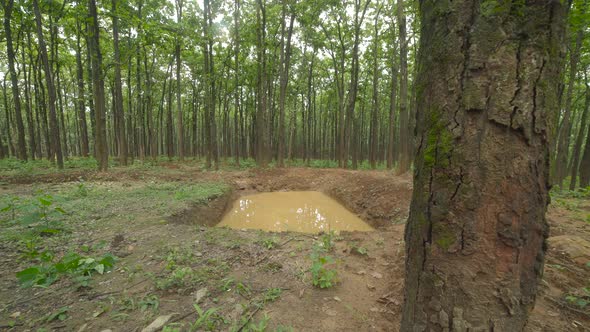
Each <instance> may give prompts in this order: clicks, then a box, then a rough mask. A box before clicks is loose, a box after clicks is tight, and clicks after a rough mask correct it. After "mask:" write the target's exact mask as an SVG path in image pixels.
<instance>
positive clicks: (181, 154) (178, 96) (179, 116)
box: [174, 0, 184, 160]
mask: <svg viewBox="0 0 590 332" xmlns="http://www.w3.org/2000/svg"><path fill="white" fill-rule="evenodd" d="M182 3H183V0H175V4H176V21H177V23H178V29H179V31H177V36H176V45H175V46H174V56H175V58H176V124H177V126H178V158H179V159H180V160H184V130H183V124H182V101H181V96H182V90H181V87H180V83H181V77H180V67H181V65H182V63H181V60H180V48H181V42H182Z"/></svg>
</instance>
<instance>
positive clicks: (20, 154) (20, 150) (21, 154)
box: [2, 0, 28, 161]
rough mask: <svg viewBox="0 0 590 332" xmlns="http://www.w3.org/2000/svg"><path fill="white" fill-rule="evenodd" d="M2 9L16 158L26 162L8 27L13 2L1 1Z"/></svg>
mask: <svg viewBox="0 0 590 332" xmlns="http://www.w3.org/2000/svg"><path fill="white" fill-rule="evenodd" d="M2 7H3V8H4V35H5V36H6V56H7V58H8V71H9V72H10V84H11V90H12V99H13V104H14V115H15V118H16V136H17V149H16V152H17V153H16V156H17V158H18V159H20V160H25V161H26V160H27V159H28V158H27V145H26V143H25V125H24V123H23V116H22V112H21V102H20V95H19V88H18V77H17V75H16V70H15V65H14V62H15V60H16V54H15V53H14V48H13V45H12V29H11V26H10V19H11V17H12V9H13V7H14V0H2Z"/></svg>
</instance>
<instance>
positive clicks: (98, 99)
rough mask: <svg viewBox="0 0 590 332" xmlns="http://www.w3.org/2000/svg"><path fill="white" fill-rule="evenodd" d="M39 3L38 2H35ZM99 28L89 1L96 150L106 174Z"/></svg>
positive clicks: (105, 135)
mask: <svg viewBox="0 0 590 332" xmlns="http://www.w3.org/2000/svg"><path fill="white" fill-rule="evenodd" d="M35 1H37V0H35ZM99 31H100V29H99V26H98V17H97V12H96V0H88V41H89V44H90V58H91V60H92V90H93V96H94V105H95V107H96V109H95V112H94V114H95V115H94V116H95V120H94V121H95V123H96V131H95V137H94V150H95V154H96V160H97V161H98V170H99V171H101V172H104V171H106V170H107V168H108V166H109V154H108V146H107V128H106V126H107V124H106V109H105V94H104V78H103V74H102V54H101V52H100V44H99Z"/></svg>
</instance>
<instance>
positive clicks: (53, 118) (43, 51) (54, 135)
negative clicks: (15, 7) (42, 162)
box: [33, 0, 64, 169]
mask: <svg viewBox="0 0 590 332" xmlns="http://www.w3.org/2000/svg"><path fill="white" fill-rule="evenodd" d="M33 10H34V12H35V23H36V26H37V39H38V43H39V52H40V56H41V62H42V63H43V68H44V70H45V82H46V84H47V92H48V93H49V130H50V132H51V133H50V140H51V150H52V154H51V159H53V156H54V155H55V157H56V158H57V168H59V169H63V168H64V161H63V155H62V153H61V144H60V141H59V128H58V125H57V113H56V110H55V102H56V98H55V86H54V85H53V78H52V73H51V67H50V66H49V59H48V57H47V47H46V46H45V37H44V36H43V25H42V23H41V11H40V10H39V2H38V1H37V0H33Z"/></svg>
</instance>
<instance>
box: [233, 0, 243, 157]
mask: <svg viewBox="0 0 590 332" xmlns="http://www.w3.org/2000/svg"><path fill="white" fill-rule="evenodd" d="M234 29H235V31H234V63H235V69H234V85H235V87H234V89H235V90H234V150H235V160H236V165H237V166H238V167H240V123H241V122H240V119H239V110H240V92H241V91H242V88H241V87H240V0H235V3H234Z"/></svg>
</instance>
